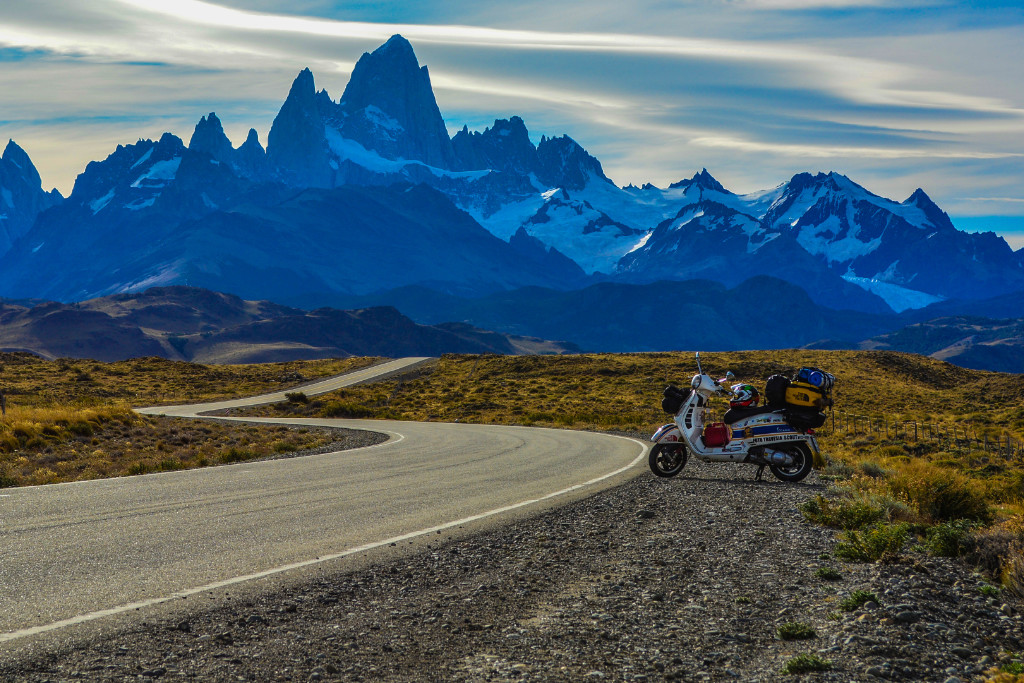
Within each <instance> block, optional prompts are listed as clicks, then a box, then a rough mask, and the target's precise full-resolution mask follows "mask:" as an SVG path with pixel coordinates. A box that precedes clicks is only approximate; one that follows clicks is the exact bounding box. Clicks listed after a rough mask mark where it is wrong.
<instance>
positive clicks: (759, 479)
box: [754, 465, 765, 481]
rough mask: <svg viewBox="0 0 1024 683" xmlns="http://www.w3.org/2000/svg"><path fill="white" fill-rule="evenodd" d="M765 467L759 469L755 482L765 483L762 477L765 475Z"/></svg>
mask: <svg viewBox="0 0 1024 683" xmlns="http://www.w3.org/2000/svg"><path fill="white" fill-rule="evenodd" d="M764 468H765V465H761V466H760V467H758V468H757V475H756V476H755V477H754V481H764V480H763V479H762V478H761V477H762V475H764Z"/></svg>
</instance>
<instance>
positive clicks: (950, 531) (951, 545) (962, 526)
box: [924, 519, 978, 557]
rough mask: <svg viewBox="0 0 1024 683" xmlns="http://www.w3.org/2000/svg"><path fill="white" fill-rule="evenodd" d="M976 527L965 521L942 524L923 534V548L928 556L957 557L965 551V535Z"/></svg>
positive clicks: (972, 523) (974, 524)
mask: <svg viewBox="0 0 1024 683" xmlns="http://www.w3.org/2000/svg"><path fill="white" fill-rule="evenodd" d="M977 526H978V525H977V524H976V523H974V522H970V521H967V520H965V519H958V520H954V521H952V522H943V523H942V524H938V525H936V526H933V527H931V528H929V529H928V530H927V531H926V532H925V540H924V547H925V549H926V550H927V551H928V554H929V555H936V556H938V557H959V556H961V555H963V554H964V553H965V552H966V550H967V547H968V546H967V535H968V534H969V533H971V531H973V530H974V529H975V528H977Z"/></svg>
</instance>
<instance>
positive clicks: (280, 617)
mask: <svg viewBox="0 0 1024 683" xmlns="http://www.w3.org/2000/svg"><path fill="white" fill-rule="evenodd" d="M753 474H754V469H753V468H750V467H737V466H731V465H703V464H701V463H696V462H691V463H690V464H689V465H687V468H686V470H684V472H683V474H682V475H680V476H679V477H677V478H675V479H670V480H659V479H657V478H655V477H654V476H652V475H651V474H650V473H649V472H646V471H644V472H642V473H640V474H639V475H638V476H637V477H636V478H634V479H632V480H630V481H628V482H626V483H625V484H623V485H621V486H618V487H616V488H613V489H608V490H606V491H603V492H600V493H598V494H596V495H594V496H591V497H589V498H585V499H582V500H577V501H574V502H572V503H569V504H568V505H565V506H563V507H557V508H551V509H547V510H542V511H539V512H538V513H537V514H536V515H534V516H530V517H526V518H519V519H516V520H513V521H511V522H509V523H507V524H503V525H500V526H495V527H491V528H485V529H482V530H477V531H474V532H473V533H469V532H468V531H467V532H466V533H464V534H457V535H453V536H447V535H439V536H437V537H436V538H433V539H429V540H424V541H420V542H416V543H411V544H410V545H409V546H408V547H407V548H394V549H391V550H390V551H388V552H382V553H379V554H377V555H374V556H372V557H364V558H362V559H357V560H355V561H345V562H338V563H336V564H334V565H331V566H329V567H327V568H326V569H321V570H319V571H318V572H316V573H309V574H306V575H303V576H301V577H297V578H293V579H292V580H289V581H282V582H277V583H273V584H270V583H268V584H253V585H250V586H248V587H247V588H246V589H244V590H240V591H232V592H231V594H230V595H216V596H213V595H211V596H205V597H202V596H201V597H199V598H198V599H194V600H193V601H192V602H190V603H189V604H187V605H184V606H179V607H177V608H176V609H175V610H168V611H164V612H156V613H151V614H144V615H140V616H138V617H136V618H133V619H129V620H125V621H123V622H119V623H117V624H114V625H108V626H107V627H106V628H104V629H102V630H101V631H100V632H99V633H98V634H95V635H93V636H90V637H89V638H88V639H83V638H80V637H76V638H70V637H67V638H64V639H63V640H59V639H51V640H49V641H46V642H42V641H41V642H40V643H37V644H36V645H34V646H32V647H23V648H19V649H17V650H11V651H8V652H7V654H6V655H5V654H4V653H3V651H2V650H0V680H5V681H7V680H10V681H66V680H102V681H107V680H109V681H126V680H132V681H138V680H147V679H148V680H155V679H160V680H202V681H235V680H254V681H308V680H343V681H378V680H388V681H451V680H459V681H505V680H508V681H580V680H614V681H663V680H669V681H672V680H741V681H755V680H761V681H773V680H792V679H795V678H797V677H795V676H788V675H785V674H783V673H782V672H781V671H782V667H783V665H784V664H785V662H787V661H788V660H789V659H791V658H792V657H794V656H796V655H798V654H801V653H817V654H819V655H820V656H821V657H822V658H825V659H828V660H830V662H831V664H832V669H831V670H830V671H826V672H821V673H815V674H811V675H810V678H812V679H813V680H823V681H850V680H857V681H859V680H864V681H870V680H879V679H881V680H886V679H889V680H913V681H947V680H948V681H950V683H954V682H955V681H957V680H961V681H967V680H972V679H976V678H977V677H978V676H979V674H980V673H981V672H982V671H983V670H984V669H986V668H987V667H989V666H991V665H993V664H997V663H999V662H1000V661H1001V659H1000V658H1005V657H1006V653H1007V652H1008V651H1012V652H1016V653H1020V651H1021V649H1022V648H1024V629H1022V621H1021V619H1020V618H1019V616H1018V615H1017V613H1016V611H1015V605H1014V604H1013V603H1011V604H1010V605H1004V604H1003V603H1004V599H996V598H990V597H986V596H985V595H984V594H983V593H982V592H981V590H980V588H981V586H982V585H983V582H982V581H981V578H980V577H978V576H975V575H973V574H972V573H971V572H970V571H969V570H968V569H967V568H966V567H964V566H963V565H962V564H959V563H957V562H956V561H952V560H946V559H941V558H929V557H926V556H924V555H919V554H916V553H909V554H908V555H907V558H906V560H905V561H904V562H902V563H898V564H890V565H848V564H843V563H841V562H838V561H836V560H835V559H834V558H831V557H829V555H828V554H829V552H830V549H831V547H832V546H833V544H834V540H835V538H834V536H835V534H834V532H832V531H831V530H828V529H824V528H820V527H816V526H813V525H811V524H809V523H807V522H805V521H804V520H803V518H802V516H801V515H800V513H799V511H798V509H797V506H798V505H799V504H800V503H801V502H803V501H804V500H806V499H807V498H809V497H810V496H812V495H814V494H816V493H821V492H823V491H824V490H825V488H824V486H823V485H822V484H821V483H819V482H818V481H817V479H816V475H812V476H811V478H809V479H808V481H807V482H806V483H803V484H799V485H787V484H782V483H780V482H776V481H774V480H771V478H770V477H766V479H769V481H766V482H762V483H757V482H754V481H753V480H752V478H753ZM823 558H824V559H823ZM821 567H832V568H835V569H836V570H838V572H839V573H840V574H841V579H839V580H836V581H825V580H823V579H820V578H818V577H817V576H816V574H815V573H816V571H817V570H818V569H819V568H821ZM854 590H865V591H871V592H873V593H874V594H875V595H876V596H877V597H878V598H879V603H880V604H879V605H878V606H877V607H873V608H871V607H870V606H868V607H862V608H859V609H857V610H854V611H851V612H842V611H841V610H840V609H839V602H840V601H841V600H842V599H843V598H845V597H847V596H848V595H849V594H850V593H852V592H853V591H854ZM143 619H144V620H145V621H144V622H143V621H141V620H143ZM787 622H799V623H804V624H807V625H809V626H810V627H812V628H813V630H814V632H815V633H816V637H814V638H812V639H809V640H799V641H783V640H780V639H779V638H778V636H777V628H778V627H779V626H780V625H782V624H784V623H787Z"/></svg>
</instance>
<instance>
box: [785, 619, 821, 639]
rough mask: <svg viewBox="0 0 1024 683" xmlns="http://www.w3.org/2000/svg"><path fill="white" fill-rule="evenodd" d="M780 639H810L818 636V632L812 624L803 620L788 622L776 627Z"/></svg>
mask: <svg viewBox="0 0 1024 683" xmlns="http://www.w3.org/2000/svg"><path fill="white" fill-rule="evenodd" d="M775 633H776V634H777V635H778V636H779V640H810V639H811V638H817V637H818V634H817V632H815V630H814V628H813V627H811V625H810V624H804V623H802V622H794V621H791V622H787V623H785V624H782V625H780V626H779V627H778V628H777V629H775Z"/></svg>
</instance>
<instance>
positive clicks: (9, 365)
mask: <svg viewBox="0 0 1024 683" xmlns="http://www.w3.org/2000/svg"><path fill="white" fill-rule="evenodd" d="M376 360H378V359H374V358H348V359H342V360H327V361H308V362H305V361H303V362H291V363H272V364H267V365H233V366H209V365H198V364H195V363H180V362H175V361H167V360H163V359H160V358H142V359H135V360H130V361H123V362H118V363H99V362H96V361H90V360H64V359H61V360H57V361H45V360H42V359H40V358H37V357H35V356H32V355H30V354H25V353H3V354H0V391H4V392H5V394H6V397H7V412H6V414H5V415H3V416H2V417H0V487H8V486H25V485H33V484H52V483H59V482H67V481H78V480H82V479H96V478H103V477H118V476H124V475H129V474H143V473H146V472H156V471H163V470H176V469H186V468H192V467H202V466H205V465H211V464H217V463H223V462H236V461H240V460H249V459H253V458H260V457H266V456H271V455H274V454H281V453H288V452H293V451H301V450H307V449H315V448H319V447H321V446H323V445H326V444H327V443H329V442H331V441H332V440H333V437H332V436H331V434H330V432H324V431H321V430H294V429H287V428H284V427H255V426H242V425H224V424H212V423H192V422H185V421H182V420H171V419H165V418H150V417H143V416H141V415H138V414H136V413H134V412H133V411H132V410H131V408H130V407H129V402H131V403H132V404H134V405H143V404H146V405H149V404H158V403H170V402H183V401H205V400H212V399H218V398H230V397H238V396H246V395H251V394H256V393H261V392H265V391H276V390H279V389H281V388H282V387H288V386H294V385H295V384H298V383H301V382H304V381H307V380H310V379H315V378H317V377H323V376H329V375H334V374H338V373H341V372H347V371H349V370H354V369H358V368H361V367H365V366H367V365H369V364H371V363H373V362H375V361H376Z"/></svg>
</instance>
